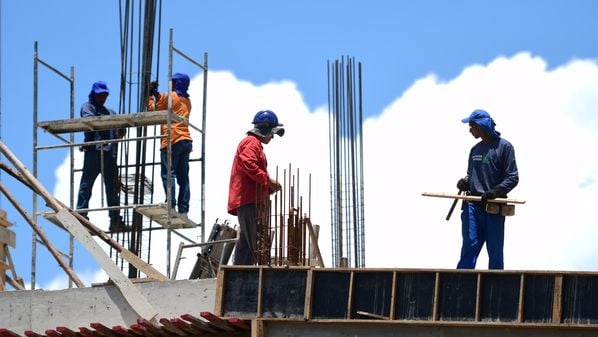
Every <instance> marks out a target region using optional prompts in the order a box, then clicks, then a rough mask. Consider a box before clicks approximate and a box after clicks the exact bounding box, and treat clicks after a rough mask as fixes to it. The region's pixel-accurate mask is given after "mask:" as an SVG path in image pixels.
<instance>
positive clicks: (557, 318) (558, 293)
mask: <svg viewBox="0 0 598 337" xmlns="http://www.w3.org/2000/svg"><path fill="white" fill-rule="evenodd" d="M552 298H553V301H552V323H555V324H561V315H562V308H561V304H562V300H563V275H556V276H555V277H554V291H553V297H552Z"/></svg>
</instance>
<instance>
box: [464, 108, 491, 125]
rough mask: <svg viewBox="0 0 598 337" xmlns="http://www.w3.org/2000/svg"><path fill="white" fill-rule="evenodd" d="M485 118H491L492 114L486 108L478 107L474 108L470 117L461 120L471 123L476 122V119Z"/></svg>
mask: <svg viewBox="0 0 598 337" xmlns="http://www.w3.org/2000/svg"><path fill="white" fill-rule="evenodd" d="M484 118H490V114H488V113H487V112H486V110H482V109H477V110H474V111H473V112H472V113H471V115H469V117H466V118H463V119H462V120H461V122H463V123H469V122H474V123H475V122H476V121H481V120H483V119H484Z"/></svg>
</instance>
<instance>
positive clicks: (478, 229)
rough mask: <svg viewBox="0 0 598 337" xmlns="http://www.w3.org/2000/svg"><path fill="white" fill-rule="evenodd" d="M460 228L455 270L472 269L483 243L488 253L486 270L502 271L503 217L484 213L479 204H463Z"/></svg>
mask: <svg viewBox="0 0 598 337" xmlns="http://www.w3.org/2000/svg"><path fill="white" fill-rule="evenodd" d="M461 226H462V227H461V235H462V236H463V246H462V247H461V259H460V260H459V263H458V264H457V269H474V268H475V265H476V261H477V259H478V256H479V255H480V251H481V250H482V246H483V245H484V243H486V249H487V251H488V259H489V261H488V269H504V261H503V246H504V239H505V217H504V216H503V215H500V214H489V213H486V211H485V210H484V206H483V205H482V204H480V203H473V202H465V205H464V208H463V211H462V212H461Z"/></svg>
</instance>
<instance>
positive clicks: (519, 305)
mask: <svg viewBox="0 0 598 337" xmlns="http://www.w3.org/2000/svg"><path fill="white" fill-rule="evenodd" d="M524 298H525V274H521V279H520V281H519V303H517V322H518V323H523V309H524V305H525V303H524Z"/></svg>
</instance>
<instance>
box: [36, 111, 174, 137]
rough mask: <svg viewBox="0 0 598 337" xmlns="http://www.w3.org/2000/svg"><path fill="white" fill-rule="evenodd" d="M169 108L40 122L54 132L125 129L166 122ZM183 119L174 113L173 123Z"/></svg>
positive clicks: (39, 123) (44, 127) (46, 129)
mask: <svg viewBox="0 0 598 337" xmlns="http://www.w3.org/2000/svg"><path fill="white" fill-rule="evenodd" d="M167 118H168V110H160V111H147V112H139V113H135V114H119V115H110V116H97V117H84V118H73V119H62V120H52V121H45V122H38V123H37V125H38V126H39V127H40V128H42V129H43V130H45V131H47V132H50V133H54V134H60V133H69V132H82V131H92V130H110V129H123V128H128V127H133V126H148V125H159V124H166V123H167ZM180 121H182V119H181V118H180V117H178V116H177V115H176V114H173V115H172V123H176V122H180Z"/></svg>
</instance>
